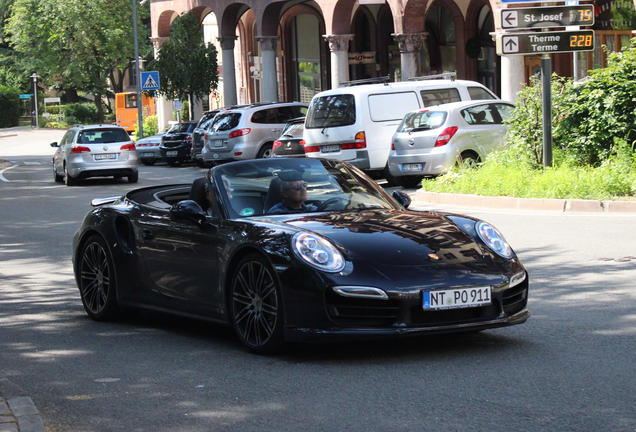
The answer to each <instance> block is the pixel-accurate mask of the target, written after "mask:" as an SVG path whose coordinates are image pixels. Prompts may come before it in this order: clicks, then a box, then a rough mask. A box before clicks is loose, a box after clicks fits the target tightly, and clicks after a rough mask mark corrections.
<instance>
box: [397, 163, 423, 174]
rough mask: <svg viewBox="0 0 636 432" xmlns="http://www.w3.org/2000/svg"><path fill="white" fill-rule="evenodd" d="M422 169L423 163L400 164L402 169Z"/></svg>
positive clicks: (404, 170)
mask: <svg viewBox="0 0 636 432" xmlns="http://www.w3.org/2000/svg"><path fill="white" fill-rule="evenodd" d="M422 169H424V166H423V164H402V171H403V172H406V171H422Z"/></svg>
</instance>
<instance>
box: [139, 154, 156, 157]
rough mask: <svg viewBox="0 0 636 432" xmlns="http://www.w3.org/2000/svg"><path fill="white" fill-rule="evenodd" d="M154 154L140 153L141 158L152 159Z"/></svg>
mask: <svg viewBox="0 0 636 432" xmlns="http://www.w3.org/2000/svg"><path fill="white" fill-rule="evenodd" d="M154 156H155V154H154V153H142V154H141V157H154Z"/></svg>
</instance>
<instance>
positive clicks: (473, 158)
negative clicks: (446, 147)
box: [457, 151, 481, 168]
mask: <svg viewBox="0 0 636 432" xmlns="http://www.w3.org/2000/svg"><path fill="white" fill-rule="evenodd" d="M480 162H481V159H480V158H479V155H478V154H477V153H475V152H472V151H465V152H462V154H461V155H459V157H458V158H457V164H458V165H459V166H460V167H464V168H475V167H476V166H477V165H478V164H479V163H480Z"/></svg>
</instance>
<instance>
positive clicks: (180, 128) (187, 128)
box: [168, 123, 197, 134]
mask: <svg viewBox="0 0 636 432" xmlns="http://www.w3.org/2000/svg"><path fill="white" fill-rule="evenodd" d="M196 126H197V124H196V123H177V124H175V125H172V127H171V128H170V130H168V133H170V134H173V133H184V132H192V131H193V130H194V128H195V127H196Z"/></svg>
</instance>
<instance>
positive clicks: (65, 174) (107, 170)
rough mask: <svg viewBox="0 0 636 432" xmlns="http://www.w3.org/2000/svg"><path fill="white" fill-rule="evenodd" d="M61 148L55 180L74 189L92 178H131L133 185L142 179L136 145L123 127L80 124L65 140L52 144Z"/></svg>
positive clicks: (54, 171)
mask: <svg viewBox="0 0 636 432" xmlns="http://www.w3.org/2000/svg"><path fill="white" fill-rule="evenodd" d="M51 147H55V148H57V150H56V152H55V155H53V179H54V180H55V181H56V182H66V185H67V186H73V185H75V184H76V183H77V181H78V180H80V179H85V178H89V177H110V176H112V177H115V178H116V179H119V178H122V177H127V178H128V181H129V182H130V183H136V182H137V181H138V180H139V170H138V163H137V152H136V147H135V143H134V142H133V141H132V140H131V139H130V137H129V136H128V133H127V132H126V131H125V130H124V128H122V127H121V126H116V125H90V126H82V125H76V126H73V127H72V128H70V129H69V130H68V131H67V132H66V133H65V134H64V137H63V138H62V141H60V143H59V144H58V143H57V142H54V143H51Z"/></svg>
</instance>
